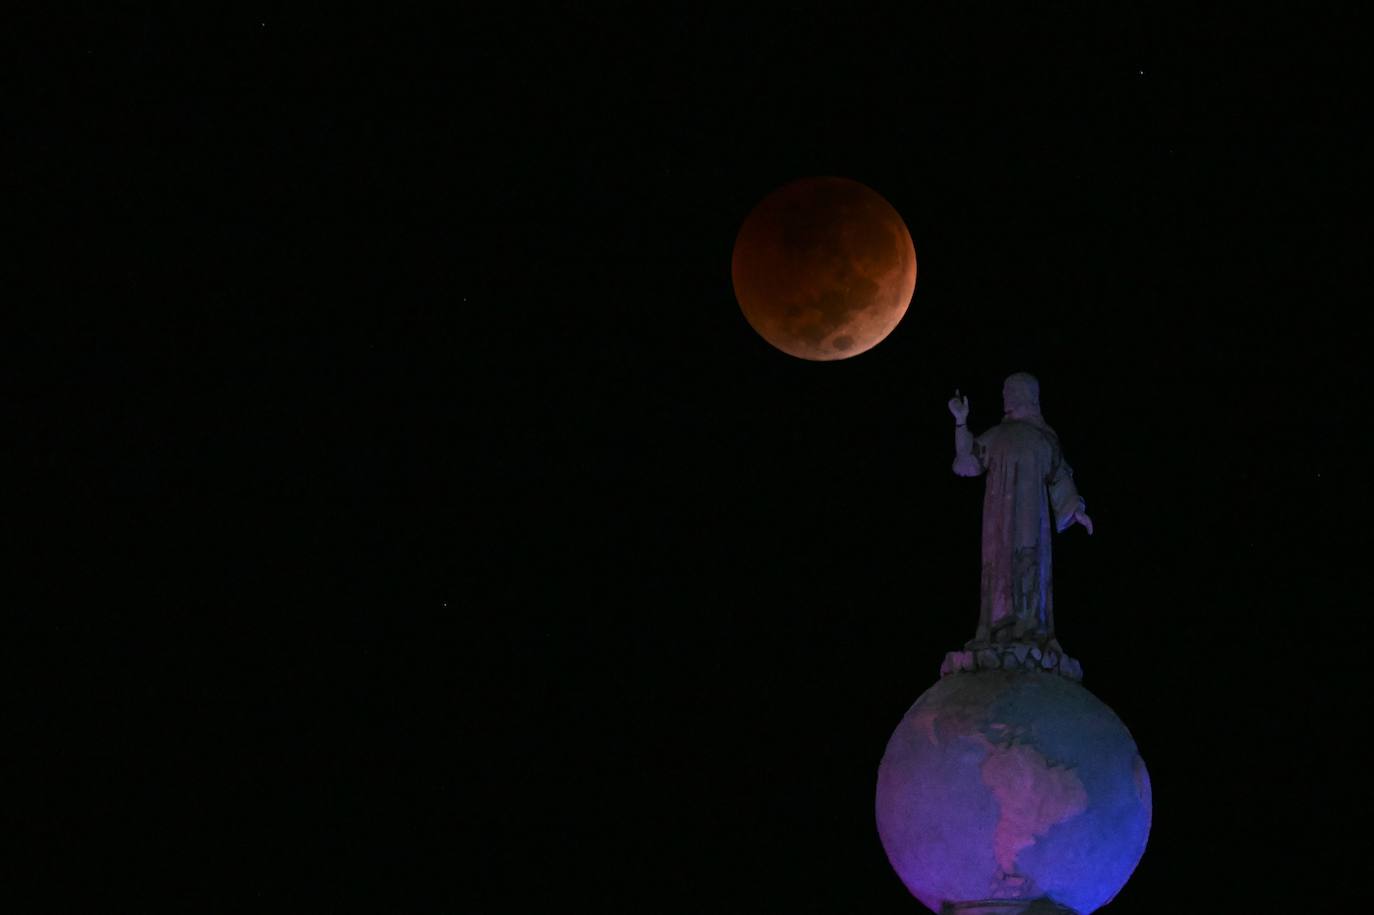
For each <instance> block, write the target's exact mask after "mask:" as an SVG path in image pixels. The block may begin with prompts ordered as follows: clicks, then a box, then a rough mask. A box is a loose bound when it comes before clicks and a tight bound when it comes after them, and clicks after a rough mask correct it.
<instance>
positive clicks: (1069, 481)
mask: <svg viewBox="0 0 1374 915" xmlns="http://www.w3.org/2000/svg"><path fill="white" fill-rule="evenodd" d="M1047 482H1048V484H1049V490H1050V504H1051V505H1052V506H1053V508H1054V514H1055V519H1056V524H1055V528H1056V529H1057V530H1058V532H1059V533H1063V532H1064V531H1066V530H1068V529H1069V528H1070V527H1072V526H1073V525H1075V524H1081V525H1083V527H1084V528H1085V529H1086V530H1087V532H1088V535H1089V536H1091V535H1092V532H1093V519H1092V518H1089V517H1088V513H1087V511H1086V509H1087V505H1086V503H1084V501H1083V497H1082V496H1081V495H1079V493H1078V487H1077V486H1075V485H1074V481H1073V469H1072V468H1071V467H1069V462H1068V461H1066V460H1064V457H1063V455H1062V454H1058V455H1056V460H1055V464H1054V470H1053V471H1052V472H1051V473H1050V478H1049V480H1048V481H1047Z"/></svg>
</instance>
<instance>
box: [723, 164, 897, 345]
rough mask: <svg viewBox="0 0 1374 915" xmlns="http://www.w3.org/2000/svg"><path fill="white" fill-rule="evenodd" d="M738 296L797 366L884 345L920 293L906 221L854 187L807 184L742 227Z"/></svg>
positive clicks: (823, 181) (765, 204)
mask: <svg viewBox="0 0 1374 915" xmlns="http://www.w3.org/2000/svg"><path fill="white" fill-rule="evenodd" d="M730 272H731V277H732V279H733V281H734V286H735V297H736V298H737V299H738V300H739V304H740V308H741V309H742V310H743V311H744V317H745V319H746V320H747V321H748V322H749V324H750V326H752V327H753V328H754V330H756V331H757V332H758V334H759V336H761V337H763V339H765V340H767V341H768V342H769V343H771V344H772V345H773V346H775V347H777V348H778V349H780V350H782V351H783V352H784V353H787V354H789V355H792V356H796V357H797V358H799V359H810V360H813V361H830V360H835V359H847V358H849V357H850V356H857V355H858V354H859V353H862V352H865V351H867V350H869V349H872V348H873V347H874V346H876V345H877V344H878V343H880V342H881V341H882V340H883V339H884V338H885V337H886V336H887V335H888V334H890V333H891V332H892V329H893V328H894V327H896V326H897V324H898V322H900V321H901V320H902V316H903V315H905V314H906V309H907V306H908V305H909V304H910V302H911V295H912V293H913V292H914V291H915V289H916V248H915V246H914V245H913V244H912V241H911V233H910V232H908V231H907V227H906V224H905V223H904V222H903V221H902V217H901V216H900V215H899V214H898V213H897V211H896V210H895V209H893V207H892V205H891V204H889V203H888V202H887V201H886V200H884V199H883V197H882V196H881V195H879V194H878V193H877V192H875V191H873V190H872V189H870V188H868V187H866V186H865V185H863V184H860V183H859V182H857V181H853V180H851V179H849V178H831V177H817V178H803V179H801V180H798V181H794V182H792V183H790V184H787V185H784V186H783V187H781V188H779V189H777V190H776V191H774V192H773V193H771V194H769V195H768V196H767V197H765V198H764V199H763V200H762V201H761V202H760V203H759V204H758V206H756V207H755V208H754V210H753V212H751V213H750V214H749V216H748V217H747V218H746V219H745V220H744V225H743V226H741V227H740V231H739V236H738V237H737V238H736V239H735V250H734V256H733V258H732V260H731V270H730Z"/></svg>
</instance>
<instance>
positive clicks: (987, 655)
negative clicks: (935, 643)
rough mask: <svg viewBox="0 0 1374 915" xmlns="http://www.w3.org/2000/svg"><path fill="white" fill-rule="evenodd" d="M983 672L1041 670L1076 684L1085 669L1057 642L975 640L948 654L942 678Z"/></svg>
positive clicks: (942, 666) (941, 672)
mask: <svg viewBox="0 0 1374 915" xmlns="http://www.w3.org/2000/svg"><path fill="white" fill-rule="evenodd" d="M979 670H1027V671H1030V670H1038V671H1042V672H1044V673H1053V674H1059V676H1061V677H1068V678H1069V679H1070V680H1074V681H1079V680H1082V679H1083V665H1082V664H1079V663H1078V661H1076V660H1075V659H1073V658H1071V657H1069V656H1068V655H1067V654H1065V653H1064V652H1063V650H1062V649H1060V648H1059V643H1058V642H1056V641H1053V640H1051V641H1050V642H1048V643H1041V642H985V641H981V640H974V641H972V642H969V643H968V644H967V645H965V646H964V648H963V650H962V651H951V652H947V653H946V654H945V660H944V663H943V664H941V665H940V676H942V677H945V676H948V675H950V674H957V673H965V672H967V673H972V672H974V671H979Z"/></svg>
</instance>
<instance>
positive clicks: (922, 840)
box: [876, 670, 1151, 915]
mask: <svg viewBox="0 0 1374 915" xmlns="http://www.w3.org/2000/svg"><path fill="white" fill-rule="evenodd" d="M876 808H877V821H878V835H879V837H880V838H881V840H882V844H883V848H884V849H885V850H886V851H887V856H888V860H889V861H891V863H892V867H893V869H894V870H896V872H897V875H898V876H899V877H900V878H901V880H902V882H903V883H904V884H906V887H907V889H908V890H910V891H911V894H912V895H913V896H915V897H916V898H917V899H919V900H920V901H921V902H922V903H924V904H925V905H926V906H927V907H928V908H930V909H931V910H932V911H935V912H961V913H973V912H978V913H983V912H987V913H993V912H998V913H1001V912H1008V913H1011V912H1021V911H1025V910H1027V906H1029V905H1031V904H1032V903H1033V902H1035V901H1036V900H1041V901H1042V902H1041V903H1040V905H1041V907H1042V909H1043V910H1044V911H1054V912H1063V911H1065V909H1067V910H1068V911H1070V912H1073V913H1077V915H1087V913H1089V912H1092V911H1094V910H1095V909H1097V908H1100V907H1101V906H1103V905H1105V904H1106V903H1107V902H1109V901H1111V899H1112V897H1114V896H1115V895H1116V894H1117V892H1118V891H1119V890H1120V889H1121V888H1122V887H1123V886H1125V884H1126V881H1127V879H1129V878H1130V876H1131V873H1132V871H1134V870H1135V866H1136V864H1137V862H1139V860H1140V857H1141V855H1142V854H1144V851H1145V843H1146V840H1147V838H1148V836H1149V832H1150V816H1151V798H1150V777H1149V774H1148V773H1147V771H1146V769H1145V762H1144V760H1142V759H1141V757H1140V753H1139V752H1138V751H1137V749H1136V745H1135V741H1134V740H1133V739H1132V738H1131V734H1130V732H1129V731H1128V730H1127V729H1126V726H1125V725H1124V724H1122V723H1121V720H1120V719H1119V718H1117V716H1116V715H1115V714H1114V713H1113V712H1112V710H1111V709H1110V708H1108V707H1107V706H1106V705H1105V704H1103V703H1102V701H1101V700H1099V699H1098V698H1097V697H1096V696H1094V695H1093V694H1092V693H1090V692H1088V690H1086V689H1084V688H1083V686H1081V685H1080V684H1079V683H1077V682H1076V681H1074V680H1073V679H1072V678H1070V677H1068V676H1065V675H1061V674H1055V673H1047V672H1033V671H1000V670H999V671H994V670H980V671H977V672H973V673H969V672H957V673H954V674H951V675H948V676H946V677H944V678H942V679H941V680H940V681H939V682H938V683H936V684H935V685H934V686H932V687H931V688H930V689H929V690H927V691H926V692H925V694H923V695H922V696H921V697H920V698H919V699H917V700H916V702H915V704H914V705H912V706H911V709H910V711H908V712H907V714H906V717H905V718H903V720H902V723H901V724H900V725H898V727H897V729H896V731H895V732H894V733H893V734H892V738H891V739H890V740H889V741H888V744H887V751H886V753H885V754H884V755H883V760H882V763H881V765H880V766H879V768H878V790H877V802H876ZM1055 904H1057V905H1058V906H1059V908H1054V907H1053V906H1054V905H1055ZM1029 911H1036V910H1035V909H1030V910H1029Z"/></svg>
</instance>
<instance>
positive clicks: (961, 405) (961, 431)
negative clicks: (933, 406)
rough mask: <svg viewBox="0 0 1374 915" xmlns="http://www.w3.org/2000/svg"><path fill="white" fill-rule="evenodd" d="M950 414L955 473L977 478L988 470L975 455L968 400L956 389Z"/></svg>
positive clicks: (950, 405)
mask: <svg viewBox="0 0 1374 915" xmlns="http://www.w3.org/2000/svg"><path fill="white" fill-rule="evenodd" d="M949 412H950V413H951V414H953V416H954V472H955V473H956V474H958V475H959V476H961V477H976V476H978V474H980V473H982V472H983V471H984V470H985V469H986V468H985V467H983V464H982V462H980V461H979V460H978V458H977V457H975V456H974V454H973V433H972V432H970V431H968V398H967V397H964V396H961V395H960V394H959V389H958V388H955V389H954V396H953V397H951V398H950V400H949Z"/></svg>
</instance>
